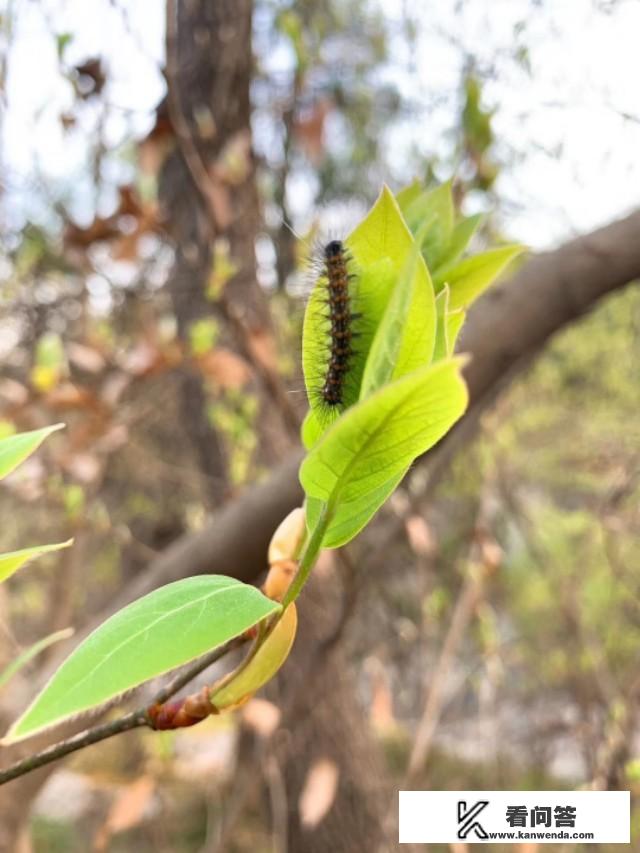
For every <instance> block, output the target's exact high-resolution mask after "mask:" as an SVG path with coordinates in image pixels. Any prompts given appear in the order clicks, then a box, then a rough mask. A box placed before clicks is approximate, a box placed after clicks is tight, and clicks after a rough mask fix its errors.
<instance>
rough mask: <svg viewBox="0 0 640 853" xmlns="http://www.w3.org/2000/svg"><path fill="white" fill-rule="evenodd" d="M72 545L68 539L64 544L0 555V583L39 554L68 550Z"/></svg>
mask: <svg viewBox="0 0 640 853" xmlns="http://www.w3.org/2000/svg"><path fill="white" fill-rule="evenodd" d="M72 543H73V539H68V540H67V541H66V542H58V543H57V544H55V545H36V546H34V547H33V548H23V549H22V550H21V551H11V552H10V553H8V554H0V583H2V582H3V581H6V580H7V578H10V577H11V575H12V574H14V572H17V571H18V569H20V568H22V566H24V564H25V563H26V562H28V561H29V560H33V559H34V558H35V557H39V556H40V555H41V554H50V553H51V551H59V550H60V549H61V548H68V547H69V545H71V544H72Z"/></svg>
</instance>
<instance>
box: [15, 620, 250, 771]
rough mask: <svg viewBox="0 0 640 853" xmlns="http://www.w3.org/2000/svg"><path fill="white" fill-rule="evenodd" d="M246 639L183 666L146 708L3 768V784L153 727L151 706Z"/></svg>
mask: <svg viewBox="0 0 640 853" xmlns="http://www.w3.org/2000/svg"><path fill="white" fill-rule="evenodd" d="M246 642H247V639H246V638H245V637H244V636H240V637H236V638H235V639H233V640H230V641H229V642H228V643H225V644H224V646H220V648H218V649H213V650H212V651H211V652H209V653H208V654H206V655H204V657H201V658H198V660H197V661H194V662H193V663H192V664H191V665H190V666H189V667H187V668H186V669H182V670H181V671H180V672H179V673H178V674H177V675H175V676H174V677H173V678H172V679H171V680H170V681H169V682H167V684H165V686H164V687H163V688H162V689H161V690H159V691H158V692H157V693H156V695H155V696H154V697H153V699H152V700H151V702H149V703H146V704H145V705H144V707H142V708H137V709H136V710H135V711H130V712H129V713H128V714H124V715H123V716H122V717H118V719H117V720H111V721H110V722H108V723H102V724H100V725H98V726H93V728H90V729H86V730H85V731H83V732H78V734H75V735H72V736H71V737H70V738H67V739H66V740H62V741H60V742H59V743H54V744H53V745H52V746H48V747H47V748H46V749H43V750H42V751H41V752H36V753H35V754H34V755H28V756H27V757H26V758H23V759H22V760H21V761H16V763H15V764H12V765H10V766H9V767H7V768H6V769H5V770H0V785H4V784H5V782H11V780H12V779H17V778H18V777H19V776H24V775H25V773H30V772H31V771H32V770H36V769H37V768H38V767H44V766H45V765H46V764H51V762H53V761H57V760H58V759H60V758H64V757H65V755H69V754H70V753H72V752H76V751H77V750H79V749H84V748H85V747H86V746H91V744H93V743H98V742H99V741H101V740H106V739H107V738H110V737H113V736H114V735H117V734H120V733H121V732H126V731H129V730H130V729H136V728H140V727H141V726H149V725H150V724H149V718H148V717H147V708H148V707H149V706H150V705H155V704H162V703H163V702H166V701H167V699H169V698H171V696H173V695H174V694H175V693H177V692H178V690H181V689H182V688H183V687H184V686H185V685H186V684H188V683H189V682H190V681H191V680H192V679H193V678H195V677H196V676H197V675H199V674H200V673H201V672H203V671H204V670H205V669H207V667H209V666H211V664H213V663H215V662H216V661H218V660H220V658H222V657H224V655H226V654H227V653H228V652H230V651H231V650H232V649H237V648H239V647H240V646H241V645H243V644H244V643H246Z"/></svg>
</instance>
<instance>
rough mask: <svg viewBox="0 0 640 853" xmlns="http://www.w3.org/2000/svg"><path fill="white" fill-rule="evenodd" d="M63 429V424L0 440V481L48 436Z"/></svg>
mask: <svg viewBox="0 0 640 853" xmlns="http://www.w3.org/2000/svg"><path fill="white" fill-rule="evenodd" d="M63 427H64V424H54V425H53V426H48V427H44V428H43V429H34V430H31V431H30V432H20V433H16V434H15V435H10V436H8V437H7V438H3V439H0V480H1V479H2V478H3V477H6V476H7V474H10V473H11V472H12V471H13V470H14V468H17V467H18V465H20V463H21V462H24V460H25V459H27V457H29V456H31V454H32V453H34V452H35V451H36V450H37V449H38V447H39V446H40V445H41V444H42V442H43V441H44V440H45V438H46V437H47V436H48V435H51V433H52V432H55V431H56V430H59V429H62V428H63Z"/></svg>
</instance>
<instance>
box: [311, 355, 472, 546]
mask: <svg viewBox="0 0 640 853" xmlns="http://www.w3.org/2000/svg"><path fill="white" fill-rule="evenodd" d="M461 366H462V361H461V359H456V360H451V361H443V362H439V363H438V364H435V365H430V366H428V367H423V368H420V369H419V370H416V371H414V372H413V373H410V374H408V375H407V376H403V377H402V378H401V379H398V380H396V381H395V382H393V383H391V384H390V385H386V386H385V387H384V388H382V389H381V390H380V391H377V392H376V393H375V394H373V395H372V396H371V397H367V398H366V399H365V400H363V401H362V402H360V403H359V404H358V405H357V406H354V407H352V408H351V409H349V411H347V412H345V414H344V415H343V416H342V418H340V420H339V421H338V422H337V423H335V424H334V425H333V426H332V427H331V428H330V429H329V430H328V431H327V432H326V433H325V435H324V436H323V437H322V439H321V440H320V441H319V442H318V444H316V446H315V447H314V448H313V449H312V450H311V452H310V453H309V454H308V456H307V457H306V459H305V460H304V461H303V463H302V465H301V466H300V482H301V483H302V486H303V488H304V490H305V493H306V494H307V496H308V497H311V498H317V499H319V500H320V501H322V502H323V503H325V504H327V507H328V513H329V517H330V524H329V533H330V532H331V530H332V528H333V526H338V525H341V524H344V523H345V520H346V518H347V517H348V515H349V512H350V508H349V505H350V504H352V505H353V504H354V502H356V501H359V500H360V499H361V498H364V496H366V495H369V494H371V493H373V492H374V491H376V490H380V491H379V495H378V498H377V499H376V501H375V502H376V503H377V506H373V505H368V506H367V512H368V514H369V517H370V516H371V515H372V514H373V512H375V511H376V509H377V508H378V506H380V505H381V503H382V502H383V500H384V499H385V498H384V497H382V496H383V495H384V494H385V490H384V489H383V488H382V487H383V486H384V484H386V483H389V482H390V481H392V479H393V478H394V477H398V476H399V475H400V473H401V472H404V471H405V470H406V468H407V467H408V466H409V465H410V464H411V462H412V461H413V460H414V459H415V458H416V457H417V456H419V455H420V454H421V453H424V452H425V451H426V450H428V449H429V447H431V446H432V445H433V444H435V443H436V442H437V441H438V440H439V439H440V438H442V436H443V435H444V434H445V433H446V432H447V431H448V430H449V429H450V428H451V426H452V425H453V424H454V423H455V421H456V420H458V418H459V417H460V416H461V415H462V414H463V412H464V410H465V407H466V404H467V389H466V386H465V384H464V382H463V380H462V377H461V376H460V368H461ZM372 500H373V499H372ZM345 507H346V509H345ZM351 509H353V506H352V507H351ZM327 541H329V540H328V539H327Z"/></svg>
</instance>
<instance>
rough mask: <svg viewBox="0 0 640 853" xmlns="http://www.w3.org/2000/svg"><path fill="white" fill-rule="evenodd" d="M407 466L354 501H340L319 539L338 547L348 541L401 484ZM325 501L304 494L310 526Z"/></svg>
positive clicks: (311, 527) (331, 546) (315, 521)
mask: <svg viewBox="0 0 640 853" xmlns="http://www.w3.org/2000/svg"><path fill="white" fill-rule="evenodd" d="M407 470H408V468H403V469H402V470H401V471H399V472H398V473H397V474H394V475H393V477H391V479H389V480H387V482H386V483H383V484H382V485H381V486H378V488H376V489H374V490H373V491H372V492H367V493H366V494H364V495H360V497H358V498H356V499H355V500H353V501H341V502H340V504H339V506H338V509H337V510H336V511H335V513H334V515H333V517H332V519H331V521H330V522H329V526H328V528H327V531H326V533H325V535H324V538H323V540H322V547H323V548H341V547H342V546H343V545H346V544H347V542H350V541H351V540H352V539H353V538H354V536H357V535H358V533H360V531H361V530H362V529H363V528H364V527H365V526H366V525H367V524H368V523H369V522H370V521H371V519H372V518H373V516H374V515H375V514H376V512H377V511H378V510H379V509H380V507H381V506H382V505H383V504H384V503H385V502H386V500H387V498H389V497H390V496H391V495H392V494H393V492H395V490H396V489H397V487H398V486H399V485H400V482H401V480H402V479H403V478H404V475H405V474H406V473H407ZM323 506H324V504H323V502H322V501H321V500H318V499H317V498H312V497H307V499H306V501H305V509H306V515H307V526H308V528H309V530H313V528H314V527H315V526H316V524H318V522H319V520H320V514H321V512H322V508H323Z"/></svg>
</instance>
